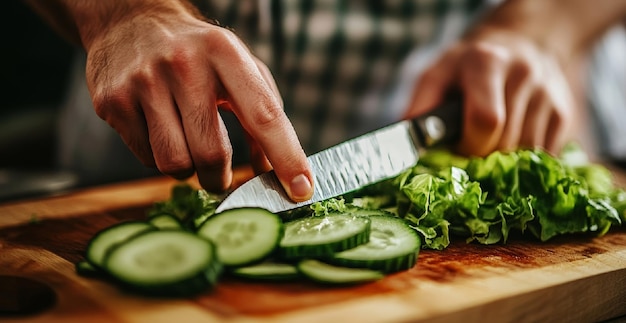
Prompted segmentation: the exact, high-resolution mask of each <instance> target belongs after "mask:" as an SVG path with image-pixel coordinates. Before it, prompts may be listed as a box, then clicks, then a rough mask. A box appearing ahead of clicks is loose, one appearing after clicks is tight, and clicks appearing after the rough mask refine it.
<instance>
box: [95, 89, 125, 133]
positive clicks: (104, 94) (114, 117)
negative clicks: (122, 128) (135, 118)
mask: <svg viewBox="0 0 626 323" xmlns="http://www.w3.org/2000/svg"><path fill="white" fill-rule="evenodd" d="M92 103H93V107H94V111H95V112H96V115H97V116H98V117H100V118H101V119H102V120H104V121H106V122H107V123H109V124H111V125H113V124H115V123H116V122H117V121H119V120H126V119H129V118H131V116H132V115H133V113H134V111H135V107H134V104H133V102H132V99H131V97H130V95H128V94H126V93H125V92H124V91H122V90H117V89H114V90H107V89H102V90H99V91H97V92H95V93H94V95H93V97H92Z"/></svg>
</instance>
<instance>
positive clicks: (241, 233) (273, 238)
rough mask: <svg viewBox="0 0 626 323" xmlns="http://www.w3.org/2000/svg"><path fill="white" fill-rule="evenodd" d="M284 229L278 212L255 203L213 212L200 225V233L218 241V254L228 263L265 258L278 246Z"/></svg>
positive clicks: (249, 261)
mask: <svg viewBox="0 0 626 323" xmlns="http://www.w3.org/2000/svg"><path fill="white" fill-rule="evenodd" d="M283 233H284V228H283V222H282V220H281V219H280V217H278V215H276V214H274V213H272V212H270V211H268V210H265V209H261V208H253V207H248V208H239V209H231V210H226V211H224V212H221V213H219V214H216V215H213V216H212V217H210V218H208V219H207V220H206V221H205V222H204V223H203V224H202V225H201V226H200V228H199V229H198V235H200V236H201V237H204V238H207V239H209V240H211V241H213V242H214V243H215V244H216V245H217V255H218V258H219V259H220V261H221V262H222V263H223V264H224V265H225V266H228V267H241V266H245V265H249V264H253V263H256V262H259V261H261V260H264V259H265V258H267V257H268V256H269V255H270V254H272V252H274V250H275V249H276V248H277V246H278V242H279V241H280V240H281V239H282V237H283Z"/></svg>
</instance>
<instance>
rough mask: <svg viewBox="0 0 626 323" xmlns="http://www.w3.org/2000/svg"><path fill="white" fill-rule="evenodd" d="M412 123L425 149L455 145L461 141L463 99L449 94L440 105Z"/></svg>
mask: <svg viewBox="0 0 626 323" xmlns="http://www.w3.org/2000/svg"><path fill="white" fill-rule="evenodd" d="M412 121H413V127H414V128H415V129H416V133H417V137H418V139H419V141H420V142H421V143H423V144H424V145H425V147H432V146H435V145H452V144H455V143H457V142H458V141H459V139H461V133H462V127H463V97H462V96H461V94H460V93H457V92H454V93H450V94H449V95H447V96H446V98H445V100H444V102H443V103H442V104H441V105H439V106H438V107H436V108H434V109H433V110H431V111H430V112H429V113H427V114H424V115H421V116H419V117H416V118H414V119H413V120H412Z"/></svg>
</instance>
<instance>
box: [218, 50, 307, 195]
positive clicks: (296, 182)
mask: <svg viewBox="0 0 626 323" xmlns="http://www.w3.org/2000/svg"><path fill="white" fill-rule="evenodd" d="M245 53H246V50H245V48H244V47H243V45H242V44H240V43H236V44H234V46H233V49H232V52H230V53H229V54H228V55H222V56H220V57H214V59H216V60H217V62H216V64H215V66H216V67H217V73H218V75H219V78H220V80H222V84H223V85H224V87H225V88H226V90H227V92H228V94H229V96H230V98H231V99H232V101H233V102H234V104H233V108H235V110H234V112H235V115H237V118H238V119H239V120H240V122H241V124H242V126H243V127H244V129H246V131H248V133H249V134H250V135H251V136H252V137H253V138H254V139H255V140H256V141H257V142H258V143H259V145H260V146H261V148H262V149H263V151H264V152H265V154H266V155H267V158H268V159H269V161H270V162H271V164H272V166H273V167H274V171H275V172H276V175H277V177H278V179H279V180H280V182H281V184H282V185H283V187H284V188H285V191H286V192H287V194H288V196H289V197H291V198H292V199H293V200H294V201H304V200H307V199H309V198H310V197H311V196H312V195H313V176H312V173H311V170H310V167H309V164H308V161H307V159H306V155H305V153H304V151H303V149H302V147H301V146H300V143H299V140H298V137H297V136H296V132H295V130H294V129H293V126H292V125H291V123H290V122H289V119H288V118H287V116H286V115H285V113H284V111H283V109H282V106H281V103H280V99H279V98H278V97H276V95H275V94H274V92H273V90H272V88H271V86H270V85H268V84H267V82H265V80H264V78H263V76H262V74H261V72H260V71H259V69H258V68H257V66H256V64H255V62H254V60H253V59H252V58H251V57H250V56H249V55H247V54H245ZM242 54H243V55H242ZM224 66H229V68H228V69H225V68H223V67H224Z"/></svg>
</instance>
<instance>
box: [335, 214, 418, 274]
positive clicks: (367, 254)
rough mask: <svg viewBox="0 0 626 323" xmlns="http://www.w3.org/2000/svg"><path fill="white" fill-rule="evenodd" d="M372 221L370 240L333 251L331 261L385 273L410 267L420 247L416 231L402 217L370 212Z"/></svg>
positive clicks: (413, 263)
mask: <svg viewBox="0 0 626 323" xmlns="http://www.w3.org/2000/svg"><path fill="white" fill-rule="evenodd" d="M369 218H370V220H371V221H372V229H371V232H370V238H369V242H368V243H366V244H362V245H359V246H357V247H355V248H353V249H349V250H345V251H341V252H338V253H335V254H334V255H333V256H332V257H329V258H328V259H326V261H328V262H329V263H331V264H335V265H340V266H346V267H358V268H368V269H374V270H379V271H382V272H385V273H391V272H397V271H400V270H407V269H411V268H412V267H413V266H414V265H415V263H416V262H417V256H418V253H419V250H420V246H421V240H420V237H419V235H418V233H417V232H416V231H415V230H414V229H413V228H411V227H410V226H409V225H408V224H407V223H406V222H405V221H404V220H403V219H400V218H397V217H395V216H389V215H382V214H381V215H369Z"/></svg>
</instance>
